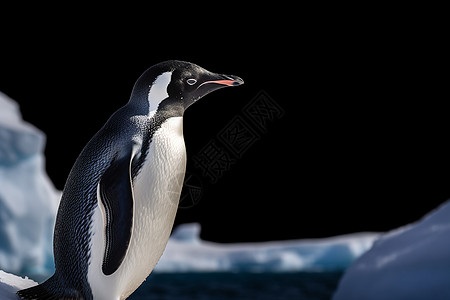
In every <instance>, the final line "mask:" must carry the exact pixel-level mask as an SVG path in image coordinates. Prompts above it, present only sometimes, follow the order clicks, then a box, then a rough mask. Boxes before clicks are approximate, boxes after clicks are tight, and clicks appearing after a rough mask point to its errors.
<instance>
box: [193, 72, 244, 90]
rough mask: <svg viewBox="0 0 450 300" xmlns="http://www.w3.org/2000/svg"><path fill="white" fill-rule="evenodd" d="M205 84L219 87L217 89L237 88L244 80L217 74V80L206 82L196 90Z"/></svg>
mask: <svg viewBox="0 0 450 300" xmlns="http://www.w3.org/2000/svg"><path fill="white" fill-rule="evenodd" d="M205 84H214V85H219V86H217V88H220V87H226V86H238V85H242V84H244V80H242V78H240V77H237V76H234V75H223V74H217V79H216V78H215V80H208V81H205V82H203V83H202V84H200V85H199V86H198V87H197V89H199V88H200V87H201V86H203V85H205Z"/></svg>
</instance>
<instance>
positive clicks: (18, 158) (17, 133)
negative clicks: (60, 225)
mask: <svg viewBox="0 0 450 300" xmlns="http://www.w3.org/2000/svg"><path fill="white" fill-rule="evenodd" d="M44 146H45V134H44V133H42V132H41V131H40V130H39V129H37V128H36V127H34V126H32V125H30V124H28V123H26V122H24V121H23V120H22V117H21V114H20V111H19V106H18V105H17V103H15V102H14V101H12V100H11V99H9V98H8V97H7V96H6V95H4V94H3V93H0V268H1V269H3V270H7V271H9V272H14V273H16V274H30V273H47V272H51V270H52V269H53V254H52V235H53V225H54V220H55V216H56V210H57V206H58V201H59V197H60V193H59V192H58V191H57V190H56V189H55V188H54V186H53V184H52V182H51V181H50V179H49V178H48V177H47V174H46V173H45V166H44V162H45V158H44V154H43V151H44Z"/></svg>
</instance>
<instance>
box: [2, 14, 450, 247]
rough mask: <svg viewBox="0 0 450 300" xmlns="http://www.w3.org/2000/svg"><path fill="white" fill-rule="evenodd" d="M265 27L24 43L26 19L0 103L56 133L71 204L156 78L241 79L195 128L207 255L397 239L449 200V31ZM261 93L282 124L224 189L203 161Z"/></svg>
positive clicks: (8, 60)
mask: <svg viewBox="0 0 450 300" xmlns="http://www.w3.org/2000/svg"><path fill="white" fill-rule="evenodd" d="M267 20H268V18H267V17H265V18H264V17H259V18H256V19H254V20H252V21H250V23H248V26H247V27H244V26H242V25H239V26H238V25H236V24H232V23H226V22H218V21H217V22H210V23H208V26H206V25H205V24H199V23H198V22H197V23H196V22H192V23H189V24H186V23H184V24H179V25H177V24H175V23H170V24H166V25H167V26H169V25H171V26H175V28H172V29H171V30H168V31H162V30H157V28H158V27H155V25H154V24H153V25H152V24H147V25H145V26H143V25H139V26H138V25H136V26H135V27H134V28H131V29H130V30H128V29H124V26H122V25H123V23H124V20H121V21H120V22H119V24H116V25H109V24H106V23H103V22H98V23H97V22H91V23H86V20H85V19H84V18H83V17H79V18H77V19H76V20H71V21H69V22H65V20H64V17H61V18H59V19H56V20H53V19H51V20H50V21H48V19H47V20H46V21H45V22H44V21H42V22H41V21H37V22H35V23H32V24H28V25H27V26H25V27H22V28H21V27H20V24H21V22H19V21H17V20H16V21H15V22H13V23H10V25H9V26H10V27H9V28H11V26H12V28H13V29H14V30H4V32H3V35H2V41H1V42H2V46H1V50H0V51H1V55H0V91H2V92H4V93H5V94H7V95H9V96H10V97H11V98H13V99H14V100H16V101H17V102H18V103H19V104H20V107H21V111H22V114H23V118H24V119H25V120H26V121H28V122H30V123H32V124H34V125H35V126H37V127H38V128H40V129H41V130H42V131H44V132H45V133H46V134H47V146H46V150H45V154H46V160H47V161H46V168H47V172H48V174H49V176H50V177H51V179H52V180H53V182H54V184H55V185H56V187H57V188H58V189H62V188H63V186H64V182H65V179H66V178H67V175H68V173H69V171H70V168H71V166H72V165H73V163H74V161H75V160H76V158H77V156H78V154H79V153H80V151H81V150H82V148H83V147H84V145H85V144H86V143H87V142H88V141H89V139H90V138H91V137H92V136H93V135H94V134H95V132H96V131H97V130H99V129H100V128H101V126H102V125H103V124H104V123H105V122H106V120H107V119H108V118H109V116H110V115H111V114H112V113H113V112H114V111H115V110H116V109H118V108H119V107H120V106H122V105H124V104H126V102H127V101H128V98H129V95H130V92H131V89H132V87H133V84H134V82H135V80H136V79H137V78H138V77H139V75H140V74H141V73H142V72H143V71H145V70H146V69H147V68H148V67H150V66H151V65H153V64H155V63H158V62H160V61H163V60H167V59H179V60H187V61H191V62H193V63H196V64H198V65H200V66H202V67H204V68H206V69H208V70H210V71H214V72H219V73H224V74H233V75H238V76H240V77H242V78H243V79H244V81H245V85H243V86H240V87H236V88H227V89H223V90H220V91H217V92H214V93H213V94H211V95H208V96H207V97H205V98H204V99H202V100H201V101H200V102H199V103H196V104H195V105H194V106H192V107H191V108H189V110H188V111H187V112H186V113H185V118H184V135H185V141H186V148H187V153H188V174H190V175H193V176H194V178H195V179H196V181H195V182H194V183H195V185H196V186H200V187H201V191H202V194H201V196H200V199H199V202H198V203H196V205H194V206H192V207H190V208H185V209H180V210H179V213H178V215H177V219H176V223H177V224H179V223H185V222H200V223H201V224H202V237H203V238H204V239H207V240H212V241H217V242H242V241H267V240H280V239H299V238H313V237H324V236H330V235H337V234H344V233H350V232H358V231H386V230H390V229H393V228H395V227H398V226H402V225H404V224H407V223H409V222H413V221H415V220H417V219H419V218H420V217H421V216H423V215H424V214H425V213H427V212H428V211H430V210H431V209H433V208H435V207H436V206H437V205H439V204H440V203H442V202H444V201H445V200H447V199H448V198H449V196H450V172H449V170H450V159H449V153H450V144H449V143H448V132H449V127H450V124H449V112H448V111H449V109H448V106H447V102H448V99H449V97H448V91H447V90H448V88H447V87H448V83H447V80H445V79H444V74H443V73H448V71H447V70H448V69H447V70H446V68H445V66H444V64H443V61H442V57H443V53H444V52H445V49H444V44H445V43H444V41H443V40H442V39H441V38H440V35H439V34H438V33H436V31H435V30H431V29H433V28H438V27H439V26H440V24H439V20H433V22H435V23H431V24H430V23H429V22H427V24H426V26H427V27H424V24H423V23H421V22H420V20H419V21H418V23H417V24H414V23H407V25H405V24H404V23H400V24H396V23H395V22H394V23H391V24H390V25H389V26H386V27H381V26H379V25H380V23H376V24H375V25H374V24H371V22H368V23H362V21H361V20H356V21H355V20H354V21H353V22H348V21H343V20H340V19H334V20H333V22H328V23H325V24H326V25H321V23H320V22H317V23H315V22H314V21H312V20H309V21H310V22H304V21H302V22H300V23H299V24H289V25H288V26H287V27H283V25H280V24H278V26H277V27H275V26H273V24H271V23H269V24H268V23H266V21H267ZM52 21H53V22H52ZM72 21H73V23H72ZM91 21H92V20H91ZM67 23H70V24H67ZM86 24H87V25H86ZM81 25H84V26H81ZM162 27H164V26H162ZM137 28H139V29H140V30H137ZM261 91H264V93H266V95H268V96H269V97H270V99H272V100H273V101H274V102H276V103H277V104H278V105H279V106H280V107H281V108H282V109H283V111H284V114H283V115H282V116H281V117H279V118H276V119H274V120H272V121H270V122H268V124H267V127H266V130H265V132H264V133H259V139H258V140H257V141H256V142H255V143H254V144H252V145H251V146H250V147H249V148H248V149H247V150H246V151H245V152H244V153H243V154H242V157H241V158H239V159H237V160H236V162H235V163H234V164H233V165H231V166H230V167H229V169H227V170H226V171H225V172H224V173H223V174H222V176H221V177H220V178H219V179H218V180H217V182H215V183H211V182H210V181H209V180H208V178H207V177H205V176H203V175H202V172H201V170H200V169H199V168H197V167H196V166H195V164H194V161H193V157H195V156H196V155H198V154H199V153H201V151H202V149H203V148H204V147H205V145H207V144H208V143H209V142H210V141H211V140H216V141H217V136H218V134H219V132H221V130H223V129H224V128H227V125H228V124H230V122H231V121H232V120H233V119H234V118H235V117H236V116H242V111H243V109H244V107H245V106H246V105H248V104H249V103H251V101H252V100H253V99H254V97H255V96H257V95H258V93H260V92H261ZM187 206H189V205H187Z"/></svg>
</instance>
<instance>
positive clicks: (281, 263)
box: [155, 223, 379, 272]
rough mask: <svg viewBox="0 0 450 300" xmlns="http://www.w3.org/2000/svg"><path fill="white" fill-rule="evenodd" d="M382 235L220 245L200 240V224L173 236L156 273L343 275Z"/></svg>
mask: <svg viewBox="0 0 450 300" xmlns="http://www.w3.org/2000/svg"><path fill="white" fill-rule="evenodd" d="M378 236H379V234H378V233H355V234H348V235H343V236H336V237H330V238H322V239H310V240H292V241H272V242H261V243H239V244H218V243H213V242H207V241H203V240H201V239H200V224H197V223H192V224H181V225H179V226H178V227H177V228H176V229H175V230H174V232H173V234H172V236H171V238H170V239H169V242H168V244H167V247H166V250H165V251H164V254H163V255H162V257H161V259H160V261H159V263H158V265H157V266H156V268H155V272H297V271H342V270H344V269H345V268H347V267H348V266H349V265H350V264H351V263H352V262H353V261H354V260H355V259H356V258H357V257H359V256H360V255H361V254H363V253H364V252H365V251H367V250H368V249H369V248H370V247H371V245H372V243H373V242H374V240H375V239H376V238H377V237H378Z"/></svg>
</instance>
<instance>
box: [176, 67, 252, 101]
mask: <svg viewBox="0 0 450 300" xmlns="http://www.w3.org/2000/svg"><path fill="white" fill-rule="evenodd" d="M203 80H205V81H204V82H202V83H201V84H200V85H199V86H198V87H197V88H196V89H195V90H194V91H193V92H192V94H191V96H192V98H191V99H192V100H190V101H186V100H185V104H184V105H185V109H186V108H188V107H189V106H191V105H192V103H194V102H196V101H197V100H198V99H200V98H202V97H204V96H206V95H207V94H209V93H211V92H213V91H216V90H218V89H221V88H224V87H228V86H238V85H241V84H244V80H242V79H241V78H240V77H237V76H234V75H223V74H216V73H211V72H207V74H205V75H204V77H203Z"/></svg>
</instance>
